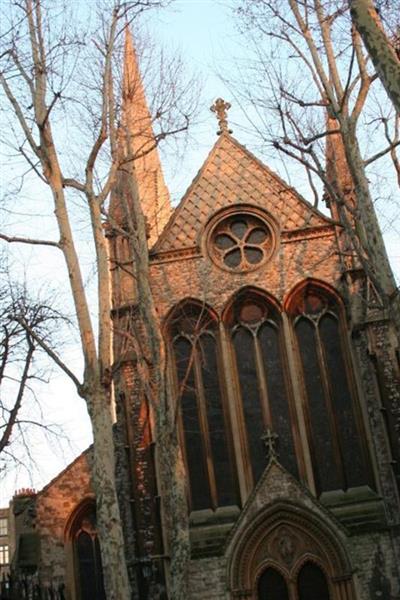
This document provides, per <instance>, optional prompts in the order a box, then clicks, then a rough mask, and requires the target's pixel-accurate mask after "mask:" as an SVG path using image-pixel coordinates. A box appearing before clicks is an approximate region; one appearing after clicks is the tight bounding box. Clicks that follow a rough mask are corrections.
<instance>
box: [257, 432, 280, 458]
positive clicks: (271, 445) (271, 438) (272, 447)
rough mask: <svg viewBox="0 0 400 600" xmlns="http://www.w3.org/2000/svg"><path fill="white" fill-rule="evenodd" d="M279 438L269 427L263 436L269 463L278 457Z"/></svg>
mask: <svg viewBox="0 0 400 600" xmlns="http://www.w3.org/2000/svg"><path fill="white" fill-rule="evenodd" d="M278 437H279V436H278V434H277V433H274V432H273V431H272V429H270V428H269V427H267V429H266V430H265V431H264V433H263V434H262V436H261V439H262V441H263V442H264V445H265V447H266V449H267V458H268V460H269V461H270V460H272V459H276V458H277V457H278V451H277V448H276V447H277V442H278Z"/></svg>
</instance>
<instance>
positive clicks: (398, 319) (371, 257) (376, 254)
mask: <svg viewBox="0 0 400 600" xmlns="http://www.w3.org/2000/svg"><path fill="white" fill-rule="evenodd" d="M338 119H339V121H340V116H339V115H338ZM341 135H342V140H343V145H344V149H345V154H346V159H347V164H348V166H349V170H350V173H351V176H352V180H353V183H354V191H355V195H356V199H357V206H356V211H357V212H358V214H359V220H356V224H355V227H356V233H357V235H358V237H359V239H360V241H361V244H362V246H363V248H364V249H365V251H366V254H367V260H368V262H369V263H370V265H371V271H370V273H367V275H370V277H371V280H372V282H373V284H374V285H375V287H376V289H377V291H378V292H379V294H380V296H381V300H382V302H383V303H384V307H385V308H386V309H387V310H389V311H390V313H391V316H392V319H393V322H394V325H395V327H396V331H397V335H398V336H399V339H400V296H399V292H398V289H397V287H396V282H395V279H394V276H393V272H392V269H391V266H390V263H389V259H388V256H387V253H386V248H385V244H384V242H383V238H382V233H381V230H380V227H379V223H378V219H377V216H376V213H375V209H374V204H373V200H372V198H371V194H370V190H369V184H368V179H367V176H366V173H365V168H364V164H363V160H362V157H361V152H360V148H359V145H358V141H357V137H356V134H355V130H354V126H351V125H350V126H349V123H348V122H346V120H344V119H342V122H341Z"/></svg>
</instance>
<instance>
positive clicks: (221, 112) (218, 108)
mask: <svg viewBox="0 0 400 600" xmlns="http://www.w3.org/2000/svg"><path fill="white" fill-rule="evenodd" d="M230 107H231V105H230V104H229V102H225V100H223V99H222V98H217V99H216V101H215V102H214V104H213V105H212V106H210V110H211V111H212V112H213V113H215V114H216V115H217V119H218V125H219V130H218V131H217V135H221V133H223V132H224V131H226V132H227V133H232V129H229V128H228V115H227V114H226V113H227V111H228V110H229V109H230Z"/></svg>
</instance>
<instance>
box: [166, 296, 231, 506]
mask: <svg viewBox="0 0 400 600" xmlns="http://www.w3.org/2000/svg"><path fill="white" fill-rule="evenodd" d="M170 335H171V338H172V345H173V350H174V356H175V363H176V375H177V395H178V403H179V406H180V419H181V430H182V441H183V449H184V455H185V459H186V465H187V470H188V476H189V484H190V505H191V509H192V510H201V509H205V508H213V509H215V508H217V507H218V506H229V505H235V504H238V502H239V500H238V487H237V479H236V472H235V467H234V459H233V451H232V448H231V439H230V437H231V436H230V431H229V426H228V424H229V418H228V414H227V411H226V407H225V402H224V394H223V390H222V385H221V383H222V373H221V367H220V362H219V352H218V335H217V327H216V323H215V321H214V320H213V319H212V318H211V316H210V314H209V312H208V311H207V310H206V309H205V308H204V306H202V305H200V304H196V303H190V304H189V303H188V304H185V305H183V306H180V307H179V308H178V309H177V310H176V311H175V312H174V314H173V316H172V318H171V320H170Z"/></svg>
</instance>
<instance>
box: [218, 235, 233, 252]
mask: <svg viewBox="0 0 400 600" xmlns="http://www.w3.org/2000/svg"><path fill="white" fill-rule="evenodd" d="M215 245H216V246H217V248H219V249H220V250H227V249H228V248H232V246H235V245H236V242H235V240H233V239H232V238H231V237H229V235H225V234H220V235H217V237H216V238H215Z"/></svg>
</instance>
